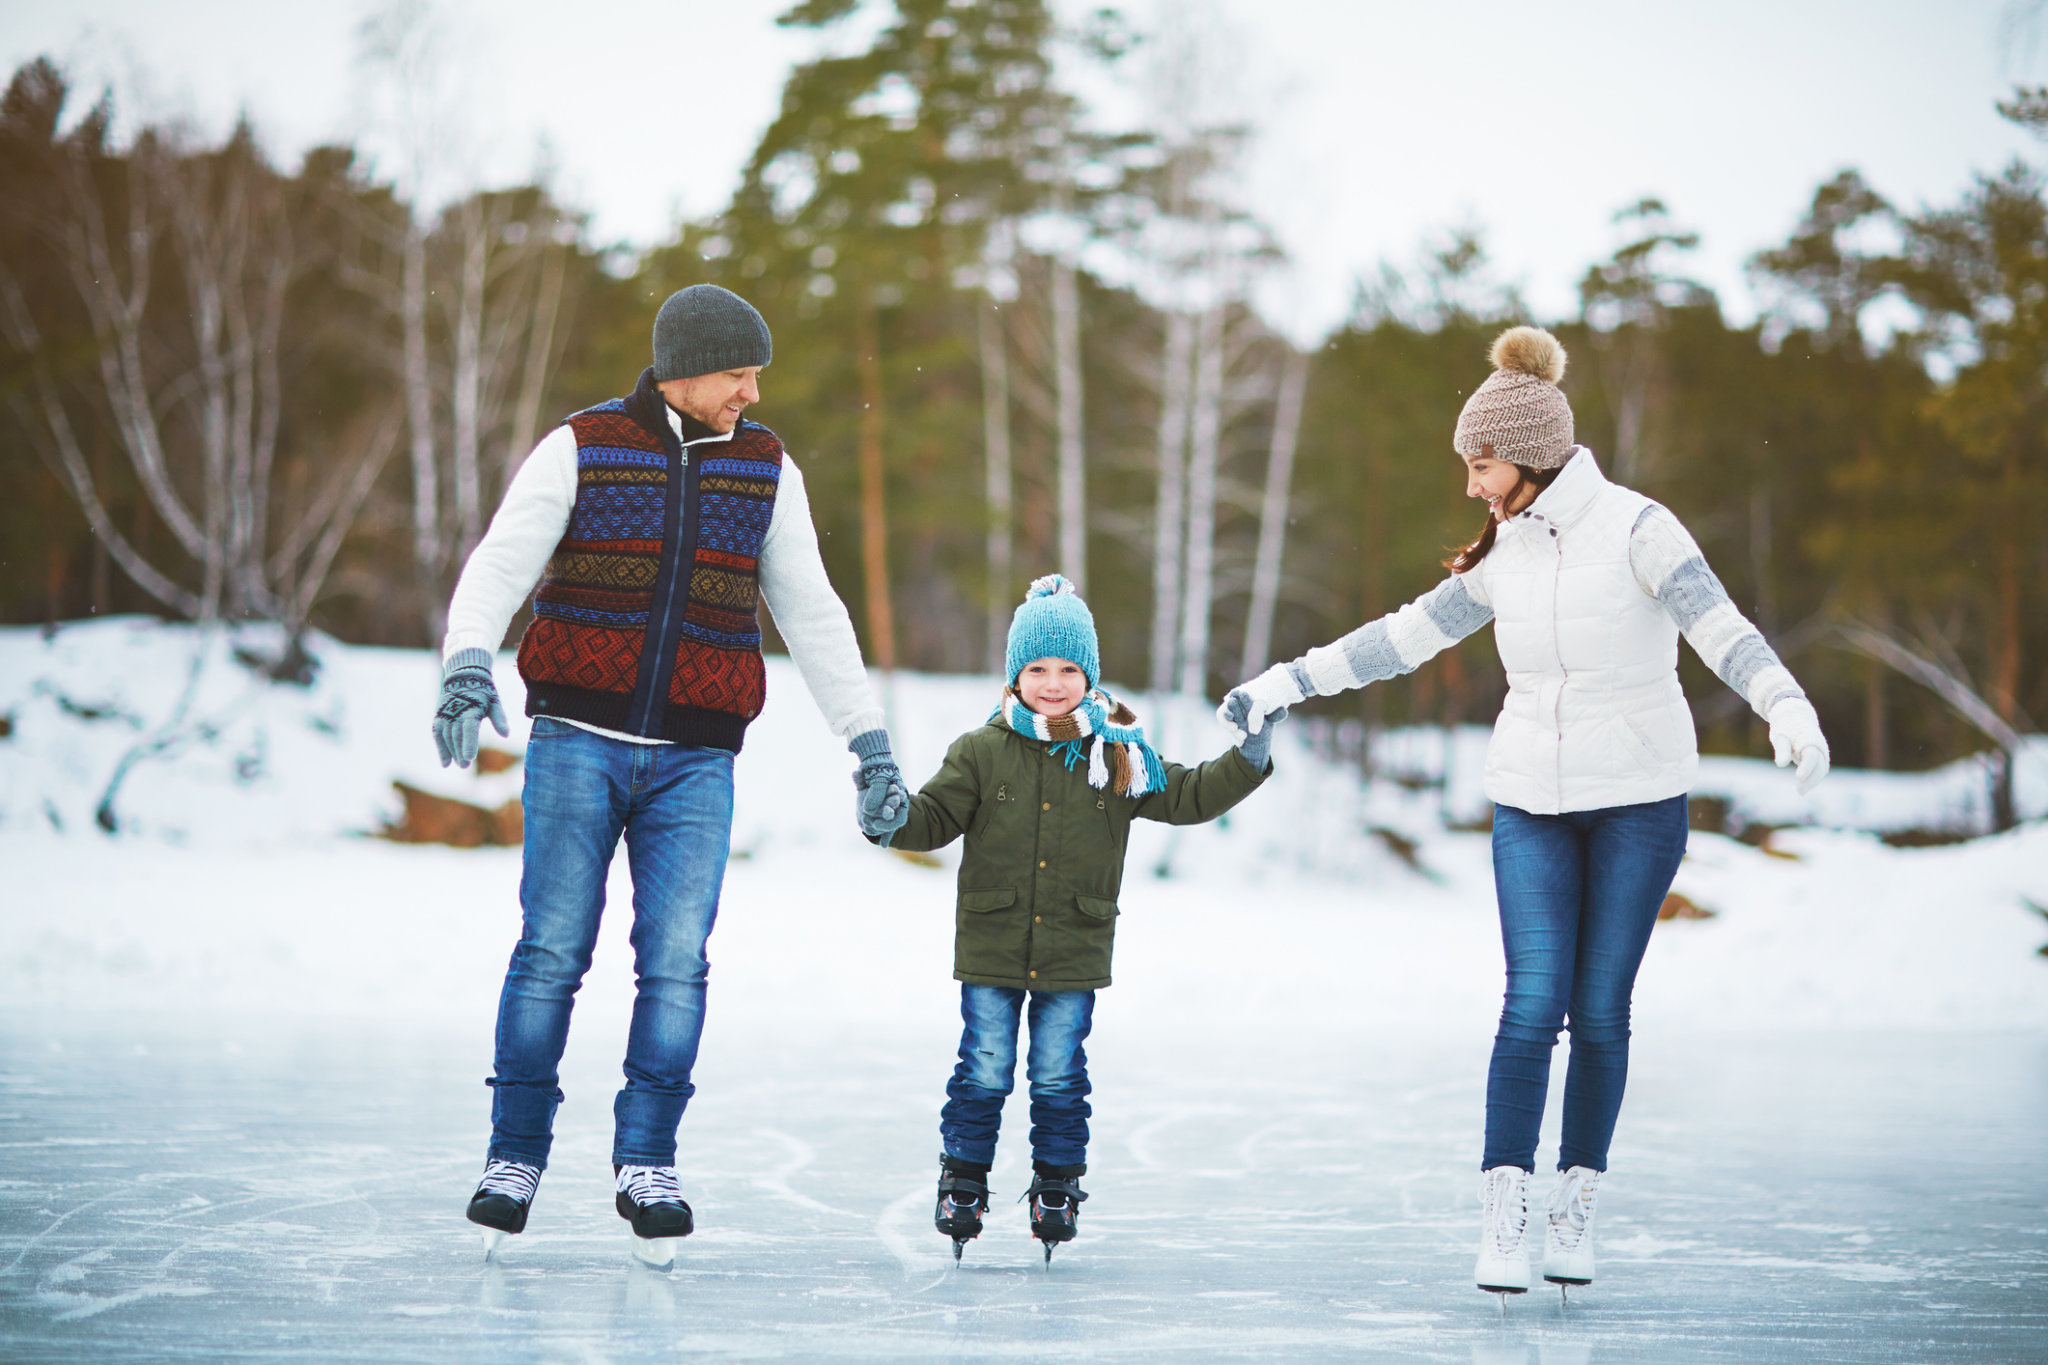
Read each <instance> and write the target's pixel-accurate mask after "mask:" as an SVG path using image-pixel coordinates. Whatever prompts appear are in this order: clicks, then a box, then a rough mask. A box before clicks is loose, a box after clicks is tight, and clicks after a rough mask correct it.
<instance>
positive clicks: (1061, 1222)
mask: <svg viewBox="0 0 2048 1365" xmlns="http://www.w3.org/2000/svg"><path fill="white" fill-rule="evenodd" d="M1086 1170H1087V1167H1085V1166H1038V1167H1037V1173H1036V1174H1035V1175H1033V1176H1032V1177H1031V1188H1030V1189H1028V1190H1026V1191H1024V1197H1025V1198H1026V1199H1028V1200H1030V1201H1031V1235H1032V1236H1033V1237H1036V1238H1037V1239H1038V1240H1039V1241H1041V1242H1043V1243H1045V1263H1046V1264H1047V1265H1051V1264H1052V1249H1053V1248H1054V1247H1056V1246H1058V1245H1059V1244H1060V1243H1061V1242H1071V1241H1073V1240H1074V1234H1075V1233H1076V1232H1077V1231H1079V1229H1078V1228H1077V1227H1076V1220H1077V1219H1078V1218H1079V1217H1080V1213H1081V1201H1082V1200H1083V1199H1086V1198H1087V1197H1088V1195H1087V1193H1086V1192H1085V1191H1084V1190H1082V1188H1081V1183H1080V1181H1081V1176H1082V1175H1083V1174H1084V1173H1085V1172H1086Z"/></svg>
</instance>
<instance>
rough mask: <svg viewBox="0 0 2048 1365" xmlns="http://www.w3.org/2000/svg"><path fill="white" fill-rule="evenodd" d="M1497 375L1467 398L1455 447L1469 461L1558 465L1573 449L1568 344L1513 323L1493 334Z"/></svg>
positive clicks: (1538, 466) (1542, 466)
mask: <svg viewBox="0 0 2048 1365" xmlns="http://www.w3.org/2000/svg"><path fill="white" fill-rule="evenodd" d="M1491 358H1492V360H1493V373H1492V374H1490V375H1488V376H1487V377H1486V382H1485V383H1484V384H1481V385H1480V386H1479V388H1478V390H1477V391H1476V392H1475V393H1474V394H1473V395H1472V396H1471V397H1470V398H1468V399H1466V400H1465V410H1464V411H1463V412H1461V413H1459V414H1458V431H1457V434H1456V435H1454V436H1453V437H1452V438H1451V448H1452V449H1453V450H1455V451H1457V452H1458V453H1459V454H1460V455H1462V456H1464V457H1465V458H1467V459H1473V460H1476V459H1482V458H1483V459H1492V460H1506V461H1507V462H1508V463H1510V464H1518V465H1524V466H1527V467H1528V468H1530V469H1555V468H1557V467H1558V466H1559V465H1561V464H1563V463H1564V460H1565V456H1567V455H1569V454H1571V453H1572V405H1571V404H1570V403H1568V402H1566V401H1565V396H1564V391H1563V390H1562V389H1560V388H1558V387H1557V381H1558V380H1560V379H1562V378H1564V347H1563V346H1562V345H1560V344H1559V343H1558V340H1557V338H1556V337H1554V336H1552V335H1551V334H1550V333H1548V332H1546V331H1544V330H1543V329H1542V328H1541V327H1510V328H1508V330H1507V331H1505V332H1502V333H1501V334H1500V336H1499V337H1497V338H1495V340H1494V343H1493V351H1492V355H1491Z"/></svg>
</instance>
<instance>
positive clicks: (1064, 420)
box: [1052, 255, 1088, 593]
mask: <svg viewBox="0 0 2048 1365" xmlns="http://www.w3.org/2000/svg"><path fill="white" fill-rule="evenodd" d="M1052 342H1053V376H1054V379H1053V382H1054V387H1055V394H1054V400H1053V401H1054V405H1055V407H1056V408H1057V409H1058V416H1059V458H1060V494H1059V496H1060V572H1061V573H1063V574H1065V575H1066V576H1067V577H1068V578H1069V579H1071V580H1073V584H1074V590H1075V591H1076V592H1080V593H1086V592H1087V591H1088V487H1087V469H1086V467H1085V462H1084V459H1083V450H1082V444H1081V294H1080V288H1079V286H1078V284H1077V282H1076V281H1075V278H1074V267H1073V265H1072V263H1071V262H1069V261H1068V260H1067V259H1066V258H1065V257H1064V256H1059V255H1055V256H1054V257H1053V260H1052Z"/></svg>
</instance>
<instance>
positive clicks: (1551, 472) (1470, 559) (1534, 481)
mask: <svg viewBox="0 0 2048 1365" xmlns="http://www.w3.org/2000/svg"><path fill="white" fill-rule="evenodd" d="M1489 448H1490V447H1489ZM1563 472H1564V466H1563V465H1559V466H1558V467H1557V468H1555V469H1531V468H1529V467H1528V466H1527V465H1520V464H1518V465H1516V466H1515V486H1514V487H1513V488H1510V489H1509V490H1508V493H1507V496H1506V497H1504V498H1502V499H1501V500H1500V502H1501V506H1503V507H1506V506H1508V505H1510V504H1512V503H1513V502H1514V500H1515V495H1516V494H1518V493H1520V492H1521V491H1522V489H1523V488H1524V487H1525V486H1526V487H1530V488H1534V489H1536V490H1537V491H1538V492H1541V491H1542V490H1543V489H1546V488H1548V487H1550V485H1551V484H1553V483H1555V482H1557V476H1558V475H1559V474H1562V473H1563ZM1532 501H1533V499H1532ZM1499 530H1500V522H1499V521H1497V520H1496V519H1495V518H1494V515H1493V509H1492V508H1491V507H1489V508H1487V509H1486V529H1485V530H1483V531H1481V532H1480V533H1479V539H1477V540H1475V541H1473V542H1472V543H1471V544H1470V545H1467V546H1465V547H1464V548H1463V549H1460V550H1457V551H1455V552H1453V553H1452V555H1451V557H1450V558H1449V559H1446V560H1445V561H1444V567H1445V568H1446V569H1449V570H1450V571H1451V572H1452V573H1466V572H1468V571H1470V570H1472V569H1476V568H1478V567H1479V561H1480V560H1482V559H1484V558H1486V554H1487V551H1489V550H1491V549H1492V548H1493V538H1494V536H1495V534H1496V533H1498V532H1499Z"/></svg>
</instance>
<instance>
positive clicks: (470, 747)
mask: <svg viewBox="0 0 2048 1365" xmlns="http://www.w3.org/2000/svg"><path fill="white" fill-rule="evenodd" d="M485 716H489V717H490V718H491V725H492V726H493V727H494V728H495V729H496V730H497V732H498V736H499V738H501V739H504V738H510V736H511V734H512V732H511V731H510V730H508V729H507V728H506V727H505V708H504V706H503V705H501V704H500V703H499V701H498V684H497V682H496V681H495V680H494V679H493V678H492V677H491V653H490V651H489V650H487V649H462V650H457V651H456V652H455V654H454V655H453V656H452V657H451V658H450V659H449V660H448V663H447V667H446V669H445V670H444V671H443V673H442V675H441V704H440V706H438V707H436V708H435V710H434V747H435V748H436V749H439V750H440V751H441V766H442V767H444V768H445V767H447V766H448V764H449V763H450V762H451V761H452V762H453V763H454V764H455V766H456V767H458V768H467V767H468V766H469V765H470V763H471V762H472V761H474V760H475V758H476V741H477V732H478V730H479V729H480V728H481V726H482V723H483V719H484V717H485Z"/></svg>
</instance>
